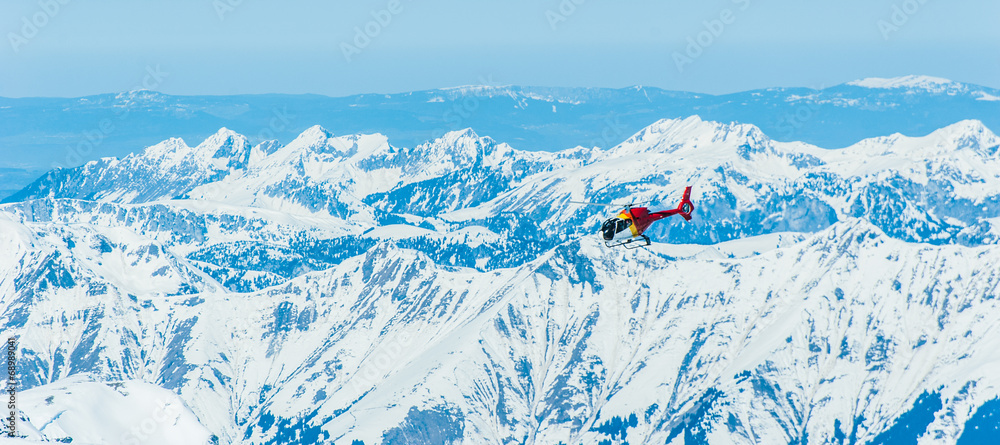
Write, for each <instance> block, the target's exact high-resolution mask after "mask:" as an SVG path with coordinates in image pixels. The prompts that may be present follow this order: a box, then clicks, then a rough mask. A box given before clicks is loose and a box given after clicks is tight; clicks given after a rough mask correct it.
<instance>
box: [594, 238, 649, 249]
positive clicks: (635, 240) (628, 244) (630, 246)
mask: <svg viewBox="0 0 1000 445" xmlns="http://www.w3.org/2000/svg"><path fill="white" fill-rule="evenodd" d="M640 241H641V242H644V243H645V244H641V243H640ZM652 243H653V242H652V241H650V240H649V237H648V236H646V235H641V237H640V238H629V239H627V240H624V241H619V242H617V243H612V242H610V241H605V242H604V245H605V246H607V247H618V246H625V248H626V249H629V250H632V249H638V248H640V247H646V246H648V245H650V244H652ZM633 244H634V245H633Z"/></svg>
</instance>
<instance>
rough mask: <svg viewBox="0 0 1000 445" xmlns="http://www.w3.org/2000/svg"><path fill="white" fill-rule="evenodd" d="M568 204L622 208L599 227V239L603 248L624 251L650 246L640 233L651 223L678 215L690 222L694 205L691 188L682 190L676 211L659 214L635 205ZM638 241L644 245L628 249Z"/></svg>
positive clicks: (664, 211)
mask: <svg viewBox="0 0 1000 445" xmlns="http://www.w3.org/2000/svg"><path fill="white" fill-rule="evenodd" d="M570 202H572V203H574V204H586V205H599V206H607V207H624V209H623V210H622V211H621V213H619V214H618V215H616V216H614V217H612V218H610V219H608V220H607V221H605V222H604V224H602V225H601V237H602V238H604V245H605V246H608V247H617V246H625V248H626V249H637V248H639V247H645V246H648V245H650V244H652V242H651V241H650V240H649V237H648V236H646V235H643V234H642V232H645V231H646V229H648V228H649V226H650V225H652V224H653V222H655V221H658V220H661V219H663V218H666V217H669V216H673V215H680V216H681V218H684V220H685V221H690V220H691V212H693V211H694V203H693V202H691V187H687V188H685V189H684V195H683V196H682V197H681V202H680V204H678V205H677V208H676V209H670V210H661V211H659V212H652V213H650V211H649V209H647V208H646V207H633V206H634V205H635V203H631V204H624V205H622V204H602V203H595V202H578V201H570ZM640 204H641V203H640ZM639 240H643V241H645V242H646V243H645V244H638V243H637V244H635V245H634V246H635V247H630V246H632V245H633V244H632V243H636V242H637V241H639Z"/></svg>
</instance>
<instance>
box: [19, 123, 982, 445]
mask: <svg viewBox="0 0 1000 445" xmlns="http://www.w3.org/2000/svg"><path fill="white" fill-rule="evenodd" d="M245 141H246V138H244V137H242V136H240V135H238V134H235V133H232V132H229V131H226V130H222V131H220V132H219V133H218V134H217V135H216V136H213V137H212V138H209V140H206V141H205V142H203V143H201V144H199V145H198V146H196V147H193V148H192V147H189V146H187V145H184V144H183V143H182V142H179V141H176V140H174V141H167V142H165V143H164V144H160V145H157V146H153V147H150V148H149V149H147V150H146V151H145V152H143V153H142V154H140V155H135V156H132V157H128V158H125V159H122V160H113V159H108V160H104V161H100V162H96V163H92V164H88V165H87V166H84V167H81V168H78V169H71V170H60V171H56V172H53V173H52V174H50V175H49V176H48V178H47V179H43V180H42V181H39V182H37V183H36V184H34V185H33V186H31V187H29V188H28V189H26V190H25V191H23V193H22V194H21V195H20V197H19V198H18V199H19V200H16V201H15V202H10V203H7V204H3V205H2V206H0V249H2V250H3V252H4V253H5V255H3V256H0V295H2V299H0V326H2V327H3V329H2V330H3V333H4V334H5V335H7V336H10V335H17V336H19V338H20V350H19V351H20V357H21V361H20V365H19V366H20V376H21V380H22V383H21V385H22V387H23V390H22V395H23V397H24V400H22V404H21V411H22V415H24V416H25V417H27V418H29V419H30V425H31V426H32V428H34V430H37V431H38V433H37V434H36V436H33V437H41V435H43V434H44V435H45V437H46V438H47V439H48V440H56V439H59V438H63V437H72V438H73V439H74V442H73V443H77V442H82V443H87V442H88V441H89V442H95V443H100V442H102V441H108V440H113V439H108V438H113V437H119V438H120V437H121V435H122V434H123V433H124V431H126V430H128V429H129V428H131V426H134V425H136V424H137V423H136V422H138V424H139V425H140V426H141V424H142V422H143V420H142V417H141V416H139V417H135V418H134V419H131V420H129V419H125V420H124V421H123V422H122V423H114V422H103V421H102V422H98V421H97V420H100V419H94V418H90V417H87V416H93V415H97V414H95V413H94V412H93V411H95V410H94V409H93V406H95V405H92V404H90V403H95V404H96V406H105V405H106V406H108V407H109V408H108V412H116V411H115V410H122V412H129V413H132V414H135V415H136V416H138V415H139V414H141V413H143V412H146V411H142V410H144V409H146V410H147V411H148V410H149V409H155V408H156V405H155V404H153V405H150V403H149V402H150V400H153V401H154V402H155V399H156V398H157V397H160V398H161V400H163V401H165V402H169V403H170V404H172V405H171V406H174V405H176V406H178V407H180V406H181V404H183V406H185V407H186V408H184V409H183V410H181V411H179V412H180V413H181V414H178V416H179V417H176V419H177V420H176V422H175V423H171V425H173V426H172V427H171V428H174V427H176V430H174V429H165V430H164V431H170V434H169V435H165V436H163V437H164V438H168V437H182V436H179V435H180V434H187V435H189V436H183V437H185V438H186V439H185V440H188V439H190V440H188V441H187V442H185V443H198V442H200V441H204V440H210V439H211V437H212V436H213V435H214V436H215V437H216V438H217V440H218V442H219V443H295V442H302V443H315V442H320V441H327V442H333V443H352V442H353V441H362V442H363V443H365V444H369V445H371V444H378V443H387V444H393V443H407V444H423V443H426V444H431V443H434V444H437V443H538V444H543V443H545V444H548V443H560V442H562V443H565V444H578V443H601V442H602V441H623V442H628V443H682V442H683V443H688V444H690V443H712V444H716V443H748V444H749V443H793V442H795V443H805V442H806V441H811V442H814V443H915V442H916V443H963V444H964V443H989V442H988V441H983V440H980V439H982V438H983V437H990V435H991V434H994V433H995V432H996V431H997V428H1000V423H997V422H996V421H995V420H991V419H995V418H996V417H995V414H996V412H997V410H998V409H1000V382H998V381H997V376H998V374H997V373H996V372H995V370H996V369H1000V353H998V352H997V351H1000V344H998V342H997V340H996V339H997V338H1000V337H998V336H997V331H996V329H997V328H995V326H997V325H998V322H1000V320H998V317H1000V315H998V314H1000V307H998V306H997V305H998V304H1000V303H998V301H1000V300H998V299H997V295H998V289H1000V274H998V273H997V272H996V271H997V270H1000V268H998V267H997V265H998V264H1000V251H998V250H997V240H998V239H1000V238H998V232H997V230H998V227H1000V226H998V225H997V221H998V220H1000V215H998V213H1000V205H998V204H1000V173H998V172H1000V165H998V164H1000V154H998V147H1000V138H998V137H997V136H996V135H995V134H994V133H992V132H991V131H990V130H989V129H987V128H986V127H985V126H984V125H983V124H982V123H981V122H978V121H962V122H958V123H956V124H954V125H951V126H948V127H945V128H942V129H940V130H938V131H935V132H932V133H931V134H929V135H927V136H924V137H907V136H903V135H899V134H895V135H890V136H885V137H880V138H875V139H867V140H863V141H860V142H858V143H857V144H854V145H851V146H849V147H846V148H842V149H824V148H820V147H816V146H813V145H809V144H805V143H801V142H780V141H776V140H774V139H772V138H770V137H769V136H768V135H767V134H765V133H764V132H763V131H761V130H760V129H759V128H758V127H755V126H753V125H747V124H740V123H729V124H726V123H719V122H711V121H705V120H702V119H700V118H698V117H690V118H685V119H664V120H660V121H657V122H655V123H654V124H653V125H651V126H649V127H647V128H645V129H643V130H642V131H640V132H639V133H637V134H635V135H634V136H632V137H631V138H629V139H627V140H626V141H625V142H623V143H622V144H620V145H618V146H615V147H612V148H610V149H608V150H600V149H588V148H581V147H577V148H573V149H568V150H564V151H561V152H554V153H532V152H523V151H519V150H517V149H515V148H512V147H510V146H508V145H506V144H503V143H499V142H496V141H494V140H492V139H490V138H486V137H480V136H478V135H477V134H475V133H474V132H472V131H471V130H466V131H458V132H451V133H448V134H446V135H444V136H443V137H441V138H439V139H437V140H434V141H432V142H429V143H427V144H423V145H419V146H416V147H413V148H401V147H395V146H393V145H391V144H390V143H389V141H388V139H387V138H386V137H385V136H381V135H378V134H374V135H348V136H333V135H331V134H330V133H329V132H327V131H325V130H323V129H322V128H320V127H313V128H310V129H309V130H308V131H306V132H304V133H303V134H301V135H300V137H299V138H297V139H296V140H295V141H293V142H291V143H289V144H287V145H280V144H276V143H271V144H259V145H257V146H252V147H251V146H250V144H249V143H246V142H245ZM133 172H144V173H142V174H143V175H147V176H134V175H138V173H133ZM130 175H133V176H130ZM143 178H145V180H143ZM688 184H692V185H694V187H695V195H694V199H695V203H696V205H697V206H698V208H697V210H696V212H695V219H694V220H693V221H691V222H690V223H684V222H681V221H667V222H662V223H658V224H659V226H658V228H657V229H656V230H655V231H654V232H652V233H653V237H654V240H655V241H656V242H655V243H654V244H653V245H652V246H650V247H649V248H648V249H642V250H638V251H627V252H626V251H622V250H615V249H607V248H605V247H604V246H603V245H601V243H600V242H599V240H598V239H597V238H596V236H595V234H594V233H593V232H594V230H595V229H596V224H597V223H599V221H600V220H601V218H603V217H606V216H607V215H606V211H607V209H604V208H597V209H594V208H587V207H582V206H581V207H575V206H571V205H570V204H569V203H568V201H570V200H589V201H606V202H628V201H630V200H633V199H635V200H636V201H647V200H652V201H655V203H654V204H653V206H654V207H667V206H670V207H672V206H673V204H674V202H675V200H676V198H677V197H678V195H679V192H680V190H681V188H682V187H683V186H685V185H688ZM654 227H657V226H654ZM114 382H120V383H114ZM109 384H111V386H108V385H109ZM122 385H124V386H122ZM153 385H155V386H153ZM157 387H158V388H157ZM123 388H125V389H126V390H125V391H124V392H123V391H122V389H123ZM124 393H128V394H124ZM129 394H131V396H130V395H129ZM50 396H55V399H59V400H65V401H64V402H61V403H55V399H53V403H51V404H49V403H48V402H46V399H47V398H48V397H50ZM161 396H162V397H161ZM169 397H176V399H171V400H170V401H168V400H167V398H169ZM175 402H176V403H175ZM64 408H73V409H68V410H67V411H65V412H66V414H65V415H64V417H60V415H59V413H60V412H61V411H60V410H62V409H64ZM147 408H148V409H147ZM161 408H162V406H161ZM187 409H190V411H189V412H188V411H186V410H187ZM149 412H152V411H149ZM98 414H99V413H98ZM119 417H122V418H123V419H124V418H125V417H128V416H119ZM60 419H62V420H60ZM73 419H77V420H73ZM79 419H84V420H79ZM87 419H89V420H87ZM50 420H51V422H50ZM93 423H101V424H102V425H105V424H106V425H105V426H103V427H90V426H87V427H84V426H81V424H87V425H90V424H93ZM157 425H159V424H157ZM156 428H157V431H160V430H159V428H160V427H159V426H157V427H156ZM164 428H166V427H164ZM28 430H30V428H29V429H28ZM28 430H25V431H28ZM175 433H176V434H175ZM918 439H919V441H918ZM192 441H194V442H192ZM163 443H168V442H163ZM353 443H357V442H353Z"/></svg>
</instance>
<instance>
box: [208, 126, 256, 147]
mask: <svg viewBox="0 0 1000 445" xmlns="http://www.w3.org/2000/svg"><path fill="white" fill-rule="evenodd" d="M230 140H231V141H233V142H235V143H239V144H241V145H248V144H249V143H250V141H249V140H248V139H247V138H246V136H243V135H242V134H239V133H237V132H235V131H233V130H230V129H228V128H226V127H222V128H220V129H219V131H216V132H215V133H214V134H212V135H211V136H209V137H207V138H205V140H204V141H202V143H201V144H198V147H199V148H200V147H203V146H205V147H217V146H220V145H224V144H226V143H227V142H228V141H230Z"/></svg>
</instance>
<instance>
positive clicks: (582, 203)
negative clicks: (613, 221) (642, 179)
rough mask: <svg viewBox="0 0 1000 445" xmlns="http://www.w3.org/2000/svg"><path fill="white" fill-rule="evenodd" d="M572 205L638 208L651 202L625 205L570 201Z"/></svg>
mask: <svg viewBox="0 0 1000 445" xmlns="http://www.w3.org/2000/svg"><path fill="white" fill-rule="evenodd" d="M569 203H570V204H581V205H590V206H604V207H636V206H641V205H644V204H649V201H643V202H629V203H625V204H608V203H606V202H588V201H570V202H569Z"/></svg>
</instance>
